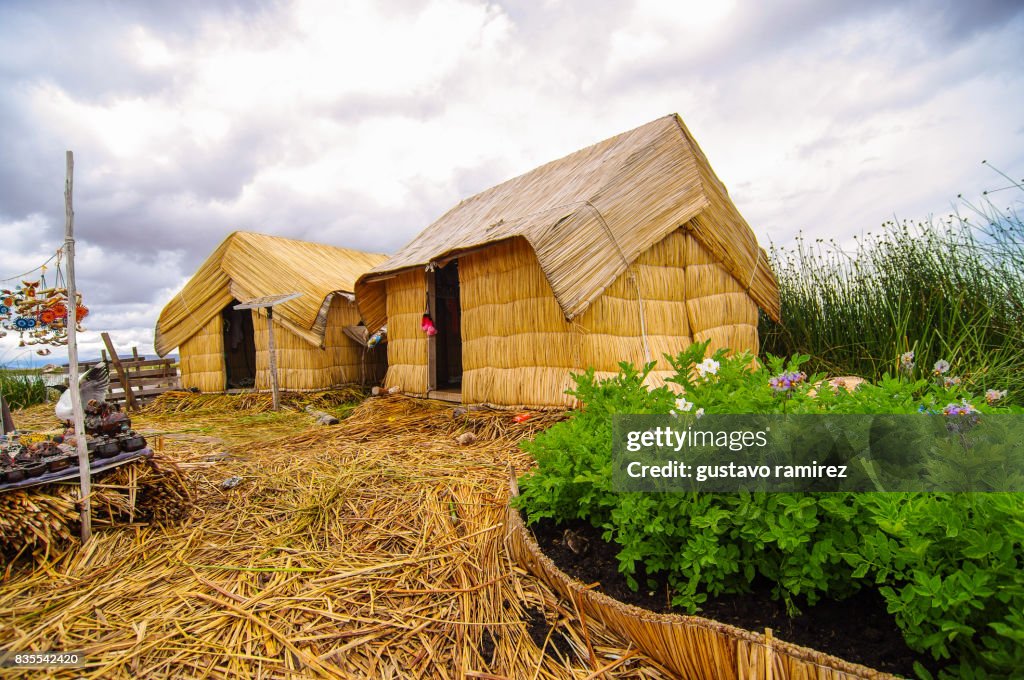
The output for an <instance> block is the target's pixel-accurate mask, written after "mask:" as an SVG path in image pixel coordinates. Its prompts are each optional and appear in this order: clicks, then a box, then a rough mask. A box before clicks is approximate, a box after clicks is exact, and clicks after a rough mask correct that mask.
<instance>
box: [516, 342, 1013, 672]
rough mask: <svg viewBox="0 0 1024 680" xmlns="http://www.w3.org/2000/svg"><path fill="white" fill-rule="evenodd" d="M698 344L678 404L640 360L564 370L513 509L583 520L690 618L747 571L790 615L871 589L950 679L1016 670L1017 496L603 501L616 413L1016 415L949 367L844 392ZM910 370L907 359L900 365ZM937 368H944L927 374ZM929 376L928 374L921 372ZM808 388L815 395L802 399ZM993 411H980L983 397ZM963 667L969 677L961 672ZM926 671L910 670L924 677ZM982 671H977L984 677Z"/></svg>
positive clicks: (742, 582)
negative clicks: (562, 417) (562, 386)
mask: <svg viewBox="0 0 1024 680" xmlns="http://www.w3.org/2000/svg"><path fill="white" fill-rule="evenodd" d="M706 350H707V343H704V344H697V345H694V346H692V347H691V348H689V349H688V350H686V351H684V352H682V353H680V354H679V355H677V356H675V357H671V358H670V361H671V363H672V365H673V367H674V368H675V371H676V374H675V376H674V377H673V378H672V381H673V382H675V383H677V384H678V385H680V387H682V388H683V389H684V390H685V393H684V394H685V396H684V397H677V396H676V395H675V394H674V393H673V392H671V391H670V390H668V389H666V388H664V387H660V388H657V389H649V388H648V387H647V385H646V384H645V379H646V377H647V375H648V372H649V371H650V369H651V366H650V365H649V366H647V367H645V369H644V370H637V369H635V368H633V367H631V366H628V365H625V364H624V365H622V372H621V373H620V374H619V375H618V376H616V377H615V378H612V379H609V380H605V381H597V380H596V379H595V377H594V372H593V371H588V372H587V373H585V374H583V375H578V376H575V382H576V387H575V389H574V390H573V391H572V394H574V395H575V396H576V397H577V398H578V399H579V400H580V402H581V404H582V406H581V409H580V410H579V411H578V412H576V413H575V414H574V415H573V417H572V418H570V419H569V420H567V421H565V422H563V423H559V424H557V425H555V426H553V427H551V428H549V429H548V430H546V431H544V432H542V433H540V434H539V435H538V436H537V437H536V438H535V439H534V440H533V441H532V442H528V443H524V445H523V446H524V448H525V449H526V450H527V451H529V452H530V453H532V454H533V455H534V457H535V458H536V459H537V467H536V468H534V469H533V470H531V471H530V472H528V473H526V474H525V475H524V476H523V477H522V478H521V479H520V489H521V496H520V498H519V499H517V501H516V503H517V505H518V507H520V508H521V509H522V510H523V511H524V512H525V514H526V516H527V518H528V520H529V521H531V522H532V521H536V520H537V519H539V518H553V519H555V520H566V519H584V520H587V521H589V522H591V523H592V524H593V525H594V526H595V527H597V528H599V529H601V530H602V531H603V534H604V538H605V539H606V540H608V541H611V542H613V543H614V544H616V545H618V546H619V552H618V560H619V569H620V571H621V573H623V574H624V575H625V576H626V578H627V580H628V582H629V583H630V585H631V586H632V587H634V588H638V587H639V586H640V584H641V583H640V579H641V574H646V577H647V578H648V579H649V580H648V583H647V584H646V585H647V586H648V587H656V584H657V581H658V580H661V581H664V582H667V583H668V586H669V588H670V589H671V591H672V594H673V604H674V605H676V606H679V607H682V608H684V609H686V610H687V611H690V612H695V611H698V610H699V608H700V605H701V603H703V602H705V601H706V600H707V598H708V597H714V596H716V595H719V594H722V593H742V592H746V591H747V590H748V588H749V586H750V582H751V580H752V579H754V578H755V577H756V576H758V575H760V576H762V577H764V578H767V579H769V580H770V581H771V582H772V583H773V584H774V586H773V594H774V596H775V597H777V598H779V599H781V600H783V601H784V602H785V603H786V605H787V608H788V609H789V611H790V612H791V613H795V612H796V611H797V610H798V608H799V607H800V606H802V605H804V603H806V604H808V605H813V604H814V603H815V602H817V601H818V600H819V599H821V598H823V597H829V598H833V599H842V598H844V597H847V596H849V595H851V594H852V593H854V592H856V591H857V590H860V589H862V588H876V589H878V590H879V592H880V593H881V594H882V596H883V597H884V598H885V600H886V602H887V605H888V607H889V610H890V612H892V613H893V615H894V617H895V620H896V622H897V623H898V624H899V625H900V627H901V629H902V630H903V631H904V635H905V639H906V641H907V643H908V645H910V646H911V647H912V648H914V649H917V650H919V651H922V652H927V653H929V654H931V655H933V656H934V657H935V658H938V659H947V658H952V659H955V660H957V661H958V662H959V665H958V666H954V667H953V671H956V672H963V673H973V674H974V675H973V676H970V677H1000V676H1001V674H1002V676H1005V675H1006V674H1008V673H1009V670H1008V669H1013V668H1018V667H1024V658H1022V654H1024V652H1022V651H1021V650H1022V649H1024V646H1022V645H1021V640H1022V636H1024V620H1022V614H1021V612H1022V611H1024V500H1022V498H1021V496H1020V495H1015V494H921V493H919V494H909V493H892V494H883V493H868V494H854V493H832V494H796V493H775V494H765V493H757V494H755V493H734V494H724V493H716V494H711V493H676V494H669V493H665V494H641V493H616V492H615V491H614V489H613V488H612V416H613V415H614V414H616V413H669V412H670V411H673V410H677V409H683V410H689V411H693V410H696V409H703V411H704V412H705V413H708V414H711V413H781V412H786V413H878V414H886V413H916V412H918V411H921V410H926V411H933V412H943V411H944V410H950V409H952V410H956V409H962V410H966V409H970V410H976V411H978V412H980V413H982V414H984V413H992V412H1013V413H1021V412H1022V409H1020V408H1019V407H1013V406H1003V405H1001V404H1002V403H1003V401H1004V399H1002V398H991V395H990V399H984V398H975V397H972V396H971V395H970V393H968V392H967V391H966V390H965V386H964V384H963V383H962V381H960V382H958V381H953V380H951V379H950V375H949V373H948V369H947V372H945V373H943V372H940V374H939V375H933V376H931V377H930V378H928V379H926V378H923V377H921V378H916V379H912V377H911V376H910V375H909V373H910V372H909V371H904V372H903V373H902V374H897V375H889V374H885V375H883V377H882V378H881V379H880V380H878V381H877V382H876V383H866V384H864V385H862V386H861V387H860V388H858V389H857V390H855V391H853V392H850V391H847V390H845V389H841V388H840V389H838V390H835V391H833V390H831V389H827V388H822V386H821V376H820V375H811V376H807V375H806V373H804V372H803V371H802V370H801V369H802V367H803V365H804V364H805V363H806V362H807V357H804V356H797V357H794V358H792V359H790V360H789V361H784V360H782V359H778V358H769V359H768V360H767V365H764V364H757V363H755V362H754V361H753V360H752V359H751V357H749V356H746V355H738V356H729V355H728V354H727V353H726V352H725V351H720V352H717V353H715V354H714V356H712V357H709V358H704V354H705V352H706ZM905 363H907V362H905ZM940 367H941V366H940ZM933 372H934V371H933ZM812 392H813V393H816V394H812ZM990 400H991V401H992V402H993V403H991V404H990V403H988V401H990ZM964 669H967V670H964ZM922 672H923V671H922ZM986 673H987V674H988V675H985V674H986Z"/></svg>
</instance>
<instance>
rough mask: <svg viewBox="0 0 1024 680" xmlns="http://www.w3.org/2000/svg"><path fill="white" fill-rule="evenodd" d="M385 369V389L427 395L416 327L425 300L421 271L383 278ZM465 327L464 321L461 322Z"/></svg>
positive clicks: (423, 349)
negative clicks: (386, 355) (395, 388)
mask: <svg viewBox="0 0 1024 680" xmlns="http://www.w3.org/2000/svg"><path fill="white" fill-rule="evenodd" d="M384 283H385V284H386V298H387V325H388V352H387V354H388V368H387V378H386V380H385V383H384V384H385V386H386V387H388V388H391V387H399V388H401V390H402V391H403V392H405V393H406V394H415V395H420V396H424V395H426V393H427V336H426V334H425V333H424V332H423V329H422V328H421V327H420V323H421V321H422V320H423V311H424V309H425V307H426V300H427V297H426V295H427V279H426V275H425V273H424V272H423V270H421V269H416V270H412V271H408V272H403V273H401V274H399V275H398V276H395V277H394V278H390V279H387V281H385V282H384ZM463 324H465V321H463Z"/></svg>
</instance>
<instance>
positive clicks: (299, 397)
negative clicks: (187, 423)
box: [142, 385, 367, 421]
mask: <svg viewBox="0 0 1024 680" xmlns="http://www.w3.org/2000/svg"><path fill="white" fill-rule="evenodd" d="M366 395H367V391H366V390H365V389H363V388H361V387H358V386H355V385H347V386H345V387H339V388H337V389H333V390H324V391H320V392H283V393H282V394H281V407H282V408H284V409H292V410H302V409H304V408H305V407H307V406H312V407H314V408H319V409H324V408H334V407H337V406H341V405H343V404H351V403H352V402H357V401H361V400H362V399H363V397H365V396H366ZM273 408H274V400H273V397H272V396H271V395H269V394H266V393H262V392H248V393H245V394H202V393H193V392H164V393H163V394H161V395H160V396H158V397H157V398H156V399H154V400H153V401H152V402H151V403H150V404H149V405H148V406H147V407H146V410H145V413H144V414H143V416H142V419H143V421H146V420H147V419H150V420H151V419H152V418H153V417H154V416H159V415H161V414H168V413H194V412H196V411H204V412H207V413H211V414H215V413H223V412H231V411H245V412H250V413H266V412H268V411H271V410H273Z"/></svg>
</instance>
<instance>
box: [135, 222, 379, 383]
mask: <svg viewBox="0 0 1024 680" xmlns="http://www.w3.org/2000/svg"><path fill="white" fill-rule="evenodd" d="M385 259H386V257H385V256H384V255H379V254H375V253H363V252H360V251H357V250H348V249H346V248H337V247H335V246H329V245H324V244H320V243H310V242H307V241H297V240H294V239H288V238H281V237H279V236H267V235H264V234H255V233H251V232H244V231H236V232H234V233H232V234H231V235H230V236H228V237H227V238H226V239H224V241H223V242H222V243H221V244H220V245H219V246H218V247H217V249H216V250H214V251H213V253H212V254H211V255H210V256H209V257H208V258H207V259H206V261H205V262H203V264H202V266H200V267H199V270H198V271H196V273H195V275H193V277H192V278H191V279H190V280H189V281H188V283H186V284H185V286H184V287H183V288H182V289H181V290H180V291H179V292H178V293H177V294H176V295H175V296H174V297H173V298H171V300H170V301H169V302H168V303H167V306H165V307H164V309H163V311H162V312H161V313H160V318H159V319H158V321H157V325H156V339H155V341H154V346H155V348H156V351H157V354H159V355H160V356H165V355H167V354H168V353H169V352H171V351H172V350H173V349H174V348H175V347H177V348H178V353H179V357H180V362H181V383H182V387H184V388H186V389H188V388H198V389H200V390H202V391H203V392H222V391H226V390H232V389H253V388H254V389H257V390H268V389H270V359H269V353H268V351H267V342H268V333H267V321H266V310H255V309H254V310H235V309H233V307H234V305H236V304H238V303H239V302H244V301H247V300H251V299H254V298H257V297H264V296H268V295H278V294H282V293H293V292H298V293H301V295H300V296H299V297H297V298H295V299H293V300H289V301H287V302H284V303H283V304H281V305H279V306H277V307H275V308H274V314H273V320H274V322H275V326H274V344H275V347H276V348H277V376H278V385H279V386H280V388H281V389H282V390H293V391H301V390H316V389H324V388H328V387H334V386H337V385H342V384H346V383H360V382H364V383H367V384H369V383H376V382H379V381H380V379H381V378H382V377H383V374H384V370H385V368H386V361H387V359H386V353H385V351H384V350H383V348H382V347H380V346H378V347H377V348H374V349H367V348H366V347H364V346H363V345H361V344H360V343H359V342H357V341H356V340H355V339H354V338H358V337H360V332H359V331H361V330H362V328H361V321H360V317H359V311H358V309H357V308H356V305H355V298H354V296H353V294H352V292H353V290H354V288H355V280H356V278H357V277H358V276H359V275H360V274H362V273H364V272H366V271H368V270H369V269H370V268H371V267H373V266H374V265H377V264H380V263H381V262H383V261H384V260H385ZM346 328H347V329H348V332H347V333H346ZM363 337H365V335H363Z"/></svg>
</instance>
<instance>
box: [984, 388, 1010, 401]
mask: <svg viewBox="0 0 1024 680" xmlns="http://www.w3.org/2000/svg"><path fill="white" fill-rule="evenodd" d="M1005 396H1006V390H985V401H987V402H988V403H990V404H994V403H996V402H997V401H999V400H1000V399H1002V398H1003V397H1005Z"/></svg>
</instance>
